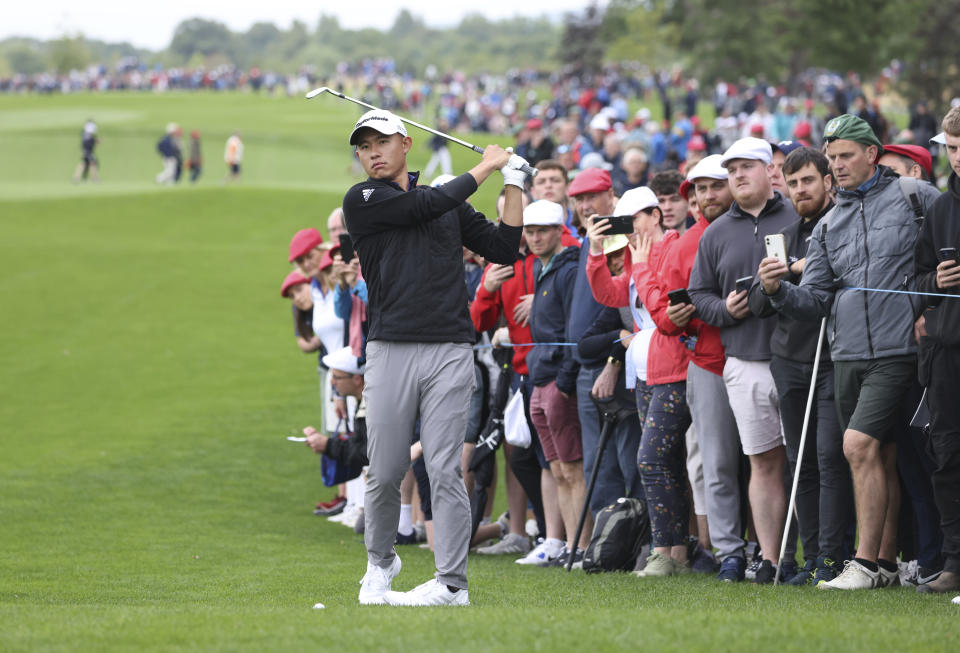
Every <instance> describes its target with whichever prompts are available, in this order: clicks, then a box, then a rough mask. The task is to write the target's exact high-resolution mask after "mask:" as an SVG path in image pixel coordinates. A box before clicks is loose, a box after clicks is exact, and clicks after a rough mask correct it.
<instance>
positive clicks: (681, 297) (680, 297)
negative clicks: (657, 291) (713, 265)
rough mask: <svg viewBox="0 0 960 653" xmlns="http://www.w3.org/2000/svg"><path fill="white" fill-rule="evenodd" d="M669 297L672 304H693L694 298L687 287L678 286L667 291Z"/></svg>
mask: <svg viewBox="0 0 960 653" xmlns="http://www.w3.org/2000/svg"><path fill="white" fill-rule="evenodd" d="M667 297H669V298H670V303H671V304H692V303H693V300H692V299H690V293H688V292H687V289H686V288H677V289H676V290H671V291H670V292H668V293H667Z"/></svg>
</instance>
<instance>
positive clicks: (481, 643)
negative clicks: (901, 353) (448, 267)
mask: <svg viewBox="0 0 960 653" xmlns="http://www.w3.org/2000/svg"><path fill="white" fill-rule="evenodd" d="M358 113H359V112H358V111H355V110H354V107H352V106H350V105H347V106H344V104H343V103H342V102H340V101H338V100H334V99H333V98H318V99H317V100H313V101H311V102H306V101H302V100H297V99H287V98H267V97H257V96H253V95H249V94H223V95H212V94H211V95H208V94H196V95H185V94H168V95H150V94H104V95H77V96H66V97H63V96H52V97H44V98H38V97H33V96H23V97H8V96H0V142H2V145H3V147H2V151H3V155H2V157H0V316H2V317H0V329H2V333H0V336H2V337H0V370H2V373H0V443H2V449H0V651H46V650H64V651H74V650H78V651H129V650H178V651H179V650H193V651H197V650H202V651H207V650H218V651H219V650H223V651H275V650H290V651H302V650H316V651H320V650H323V651H405V652H416V651H451V650H469V651H475V650H476V651H479V650H503V651H598V652H599V651H619V650H624V651H634V650H649V651H691V650H698V651H769V650H776V651H840V650H845V651H887V650H889V651H957V650H960V635H958V633H960V606H955V605H951V604H950V603H949V597H946V598H945V597H930V596H921V595H918V594H917V593H916V592H914V591H912V590H911V589H890V590H883V591H874V592H865V593H864V592H858V593H853V594H836V593H828V592H821V591H816V590H812V589H795V588H778V589H773V588H772V587H755V586H752V585H750V584H740V585H721V584H719V583H717V582H715V581H714V580H713V579H711V578H706V577H700V576H697V577H694V576H689V577H685V578H681V579H665V580H641V579H637V578H635V577H633V576H631V575H626V574H605V575H590V576H585V575H583V574H582V573H580V572H574V573H571V574H567V573H566V572H564V571H561V570H558V569H529V568H520V567H518V566H517V565H515V564H514V563H513V559H512V557H509V556H507V557H505V558H497V559H489V558H483V557H481V556H471V559H470V582H471V587H470V599H471V601H472V603H473V606H472V607H470V608H464V609H430V610H424V609H419V610H418V609H397V608H389V607H364V608H361V607H359V606H358V605H357V601H356V599H357V591H358V589H359V586H358V581H359V579H360V577H361V576H362V575H363V572H364V569H365V553H364V547H363V542H362V538H361V537H360V536H358V535H355V534H354V533H353V532H352V531H349V530H348V529H346V528H344V527H342V526H340V525H338V524H334V523H330V522H327V521H326V520H325V519H321V518H317V517H314V516H313V515H312V514H311V508H312V506H313V504H314V503H315V502H316V501H318V500H321V499H323V500H325V499H329V498H330V497H332V495H333V492H332V491H331V490H329V489H326V488H323V487H322V484H321V482H320V474H319V471H320V469H319V457H317V456H316V455H314V454H313V453H311V452H310V451H309V450H308V449H307V448H306V447H305V446H304V445H303V444H294V443H290V442H287V441H286V440H285V437H286V436H288V435H292V434H298V432H299V430H300V429H301V428H303V427H304V426H305V425H307V424H315V423H317V422H318V421H319V418H320V414H319V401H318V393H317V377H316V373H315V368H316V358H315V356H313V355H304V354H301V353H300V352H299V351H298V350H297V348H296V345H295V342H294V339H293V333H292V331H293V325H292V323H291V319H290V309H289V303H288V302H287V301H286V300H283V299H281V298H280V296H279V288H280V282H281V281H282V279H283V277H284V275H285V274H286V273H287V272H288V271H289V269H290V266H289V264H288V263H287V262H286V259H287V245H288V243H289V239H290V237H291V235H292V234H293V233H294V232H295V231H296V230H297V229H300V228H302V227H305V226H319V227H321V229H323V230H324V231H325V222H326V217H327V215H328V213H329V212H330V210H331V209H332V208H334V207H335V206H336V205H337V204H338V203H339V201H340V198H341V197H342V194H343V192H344V191H345V190H346V188H347V187H348V186H349V185H350V184H351V183H353V182H354V178H353V177H352V176H351V174H350V172H349V165H350V158H349V156H350V154H349V148H348V147H347V145H346V139H347V135H348V134H349V131H350V128H351V126H352V122H353V120H354V119H355V117H356V116H357V115H358ZM87 117H93V118H94V119H96V120H98V121H99V124H100V135H101V138H102V144H101V146H100V149H99V150H98V154H99V156H100V158H101V161H102V164H103V168H102V176H103V181H102V183H100V184H96V185H94V184H87V185H84V184H81V185H73V184H71V183H70V176H71V175H72V173H73V168H74V166H75V165H76V162H77V160H78V158H79V131H80V127H81V125H82V122H83V121H84V120H85V119H86V118H87ZM170 120H176V121H178V122H180V123H181V125H183V127H184V129H185V130H186V131H187V132H189V130H191V129H193V128H197V129H200V130H201V131H202V132H203V133H204V137H205V144H206V148H207V149H206V159H207V160H206V166H207V170H206V172H205V175H204V177H202V178H201V181H200V183H199V184H198V185H197V186H195V187H190V186H189V185H186V186H184V185H181V186H180V187H175V188H159V189H158V188H156V187H155V186H154V185H153V183H152V179H153V175H154V174H156V172H158V171H159V169H160V160H159V157H158V156H157V155H156V154H155V152H154V146H155V143H156V141H157V139H158V138H159V137H160V135H161V133H162V131H163V127H164V125H165V123H166V122H167V121H170ZM235 128H237V129H241V130H242V131H243V133H244V140H245V142H246V144H247V151H246V155H247V160H246V162H245V166H244V176H243V179H242V181H241V182H240V183H239V184H237V185H235V186H230V187H221V186H220V179H221V178H222V176H223V173H224V166H223V164H222V148H223V142H224V140H225V139H226V137H227V136H228V135H229V133H230V132H231V131H232V130H233V129H235ZM412 135H413V136H414V137H415V139H416V143H415V150H414V157H413V161H412V164H413V165H412V167H419V166H422V165H424V164H425V162H426V160H427V158H428V157H429V151H428V150H427V149H426V145H425V143H426V140H427V139H426V137H424V136H422V135H419V134H417V133H416V132H412ZM470 137H471V138H474V140H475V141H476V142H478V143H480V144H486V142H487V140H489V139H487V138H485V137H482V136H480V137H473V136H470ZM500 142H501V144H503V145H507V144H509V143H508V142H507V141H505V140H501V141H500ZM452 152H453V154H454V161H455V165H456V167H457V169H458V170H460V171H462V170H465V169H466V168H467V167H469V166H470V165H472V162H476V160H477V157H476V155H474V154H472V153H470V152H468V151H466V150H463V149H462V148H453V150H452ZM498 183H499V178H498V177H494V178H492V179H491V180H490V182H489V185H488V186H487V187H485V188H483V189H482V191H481V192H480V193H478V195H477V197H476V198H475V199H474V200H473V201H474V203H475V205H476V206H477V207H478V208H479V209H480V210H482V211H485V212H487V213H488V214H492V213H493V211H492V201H493V198H494V197H495V196H496V193H497V192H498V190H499V188H498V186H497V184H498ZM410 265H417V261H416V260H415V259H411V261H410ZM502 503H503V499H502V496H501V497H500V498H499V499H498V504H502ZM400 556H401V558H402V559H403V572H402V573H401V574H400V576H399V577H398V578H397V579H396V581H394V587H395V589H404V590H405V589H409V588H412V587H413V586H415V585H418V584H419V583H421V582H423V581H425V580H427V579H428V578H429V577H430V574H431V573H432V570H433V561H432V555H431V554H430V553H429V552H427V551H423V550H421V549H419V548H417V547H402V548H401V549H400ZM317 601H320V602H323V603H324V604H325V605H326V609H325V610H312V609H311V606H312V605H313V604H314V603H315V602H317Z"/></svg>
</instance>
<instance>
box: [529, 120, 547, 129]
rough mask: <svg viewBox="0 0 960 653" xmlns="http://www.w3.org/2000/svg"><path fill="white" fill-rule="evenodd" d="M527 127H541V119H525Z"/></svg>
mask: <svg viewBox="0 0 960 653" xmlns="http://www.w3.org/2000/svg"><path fill="white" fill-rule="evenodd" d="M526 127H527V129H540V128H541V127H543V121H542V120H540V119H539V118H531V119H530V120H528V121H527V125H526Z"/></svg>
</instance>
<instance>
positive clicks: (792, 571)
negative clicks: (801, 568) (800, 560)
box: [780, 560, 797, 583]
mask: <svg viewBox="0 0 960 653" xmlns="http://www.w3.org/2000/svg"><path fill="white" fill-rule="evenodd" d="M796 575H797V563H796V562H794V561H793V560H787V561H786V562H781V563H780V582H781V583H786V582H789V581H790V580H792V579H793V577H794V576H796Z"/></svg>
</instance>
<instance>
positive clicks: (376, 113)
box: [350, 109, 407, 145]
mask: <svg viewBox="0 0 960 653" xmlns="http://www.w3.org/2000/svg"><path fill="white" fill-rule="evenodd" d="M364 127H369V128H370V129H375V130H377V131H378V132H380V133H381V134H384V135H385V136H391V135H393V134H400V135H401V136H406V135H407V128H406V127H404V126H403V121H402V120H400V118H398V117H397V116H396V115H394V114H392V113H390V112H389V111H386V110H384V109H371V110H370V111H367V112H366V113H365V114H363V115H362V116H360V120H358V121H357V124H356V125H354V126H353V131H352V132H350V145H356V144H357V141H356V136H357V132H358V131H360V130H361V129H363V128H364Z"/></svg>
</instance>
